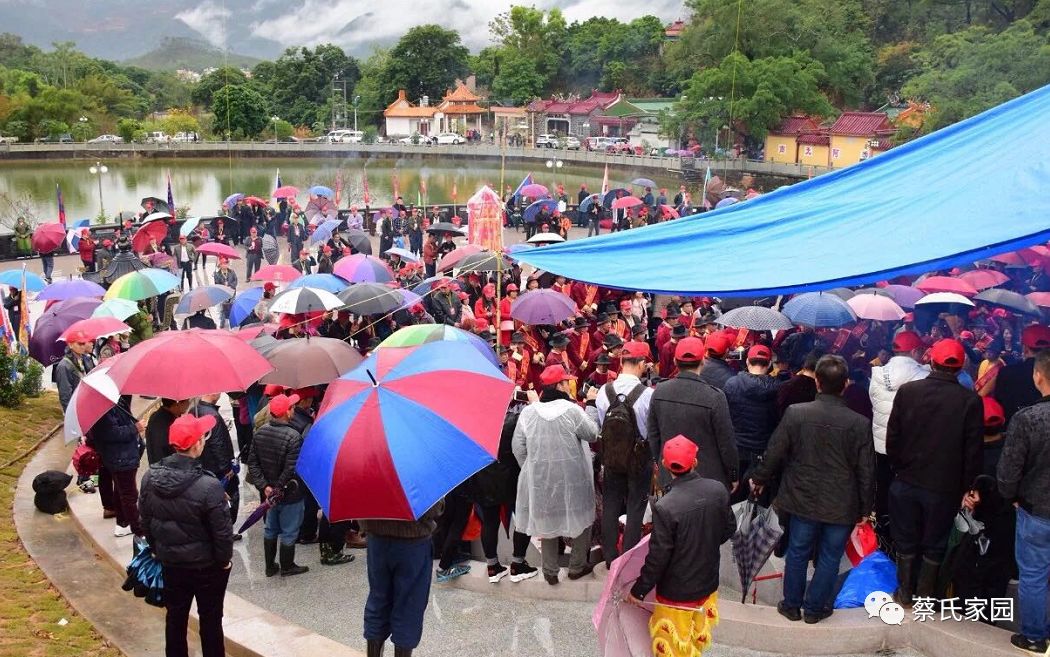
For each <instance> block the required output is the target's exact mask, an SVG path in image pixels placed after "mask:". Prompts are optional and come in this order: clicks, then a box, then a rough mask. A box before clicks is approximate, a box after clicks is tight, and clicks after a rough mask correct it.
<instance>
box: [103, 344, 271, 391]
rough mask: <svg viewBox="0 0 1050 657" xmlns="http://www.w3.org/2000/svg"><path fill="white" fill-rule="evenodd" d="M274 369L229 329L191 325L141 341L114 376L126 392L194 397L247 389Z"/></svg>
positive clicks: (117, 366)
mask: <svg viewBox="0 0 1050 657" xmlns="http://www.w3.org/2000/svg"><path fill="white" fill-rule="evenodd" d="M173 363H178V367H172V364H173ZM272 369H273V367H272V366H271V365H270V364H269V363H268V362H266V359H265V358H263V357H262V356H260V355H259V354H258V352H256V351H255V350H254V349H252V347H251V345H249V344H248V343H247V342H245V341H244V340H242V339H240V338H239V337H237V336H236V335H235V334H233V333H232V332H230V331H210V330H203V329H187V330H185V331H164V332H162V333H159V334H157V335H155V336H154V337H152V338H150V339H149V340H145V341H143V342H140V343H138V344H137V345H135V346H134V347H132V348H131V349H129V350H127V351H126V352H124V353H123V354H122V355H121V358H120V360H119V361H118V362H117V363H115V364H114V365H113V367H111V368H110V370H109V376H110V378H111V379H113V381H114V383H116V384H117V388H118V389H119V390H120V392H121V393H123V394H129V395H152V396H154V397H167V398H168V399H189V398H191V397H198V396H200V395H208V394H212V393H216V392H230V391H244V390H247V389H248V386H250V385H251V384H253V383H255V382H256V381H258V380H259V379H260V378H261V377H262V376H263V375H264V374H266V373H267V372H269V371H270V370H272Z"/></svg>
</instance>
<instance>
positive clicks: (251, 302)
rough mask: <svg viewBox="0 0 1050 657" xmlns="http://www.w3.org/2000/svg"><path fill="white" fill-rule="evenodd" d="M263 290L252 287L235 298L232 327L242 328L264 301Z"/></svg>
mask: <svg viewBox="0 0 1050 657" xmlns="http://www.w3.org/2000/svg"><path fill="white" fill-rule="evenodd" d="M262 295H263V289H262V288H261V287H250V288H248V289H247V290H245V291H244V292H241V293H240V294H238V295H237V296H235V297H234V298H233V304H232V305H231V306H230V326H240V324H241V322H243V321H244V320H245V319H246V318H247V317H248V316H249V315H251V314H252V311H253V310H255V306H257V305H259V301H260V300H262Z"/></svg>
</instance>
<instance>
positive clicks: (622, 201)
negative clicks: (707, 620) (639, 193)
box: [612, 196, 642, 210]
mask: <svg viewBox="0 0 1050 657" xmlns="http://www.w3.org/2000/svg"><path fill="white" fill-rule="evenodd" d="M639 205H642V199H640V198H638V197H636V196H621V197H620V198H618V199H616V200H615V201H613V202H612V208H613V210H623V209H625V208H633V207H636V206H639Z"/></svg>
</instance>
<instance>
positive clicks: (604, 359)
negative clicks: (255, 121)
mask: <svg viewBox="0 0 1050 657" xmlns="http://www.w3.org/2000/svg"><path fill="white" fill-rule="evenodd" d="M611 362H612V359H611V358H609V354H604V353H602V354H598V357H597V358H595V359H594V364H595V365H608V364H609V363H611Z"/></svg>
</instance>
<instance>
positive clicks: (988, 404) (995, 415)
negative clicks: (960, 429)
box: [981, 397, 1006, 428]
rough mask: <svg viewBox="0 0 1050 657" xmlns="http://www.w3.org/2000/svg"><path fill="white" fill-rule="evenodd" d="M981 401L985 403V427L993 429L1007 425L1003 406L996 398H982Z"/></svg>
mask: <svg viewBox="0 0 1050 657" xmlns="http://www.w3.org/2000/svg"><path fill="white" fill-rule="evenodd" d="M981 400H982V401H983V402H984V426H986V427H988V428H993V427H1002V426H1003V425H1004V424H1006V413H1005V412H1004V411H1003V405H1002V404H1000V403H999V402H998V401H996V399H995V397H981Z"/></svg>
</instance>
